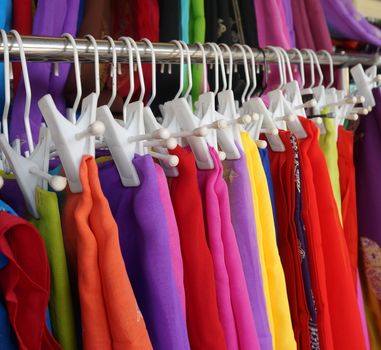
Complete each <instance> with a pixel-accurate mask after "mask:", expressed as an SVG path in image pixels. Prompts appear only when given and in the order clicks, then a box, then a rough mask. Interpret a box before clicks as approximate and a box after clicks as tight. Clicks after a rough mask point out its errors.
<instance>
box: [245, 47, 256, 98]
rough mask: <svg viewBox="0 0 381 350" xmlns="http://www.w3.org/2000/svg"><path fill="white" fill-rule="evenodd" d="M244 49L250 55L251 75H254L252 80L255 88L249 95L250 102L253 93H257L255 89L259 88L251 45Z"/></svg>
mask: <svg viewBox="0 0 381 350" xmlns="http://www.w3.org/2000/svg"><path fill="white" fill-rule="evenodd" d="M243 47H244V48H245V49H246V50H247V52H248V53H249V55H250V60H251V74H252V78H253V87H252V88H251V89H250V91H249V92H248V93H247V97H246V100H247V101H249V100H250V99H251V96H253V93H254V91H255V89H256V87H257V75H256V72H255V56H254V52H253V50H252V49H251V47H250V46H249V45H243Z"/></svg>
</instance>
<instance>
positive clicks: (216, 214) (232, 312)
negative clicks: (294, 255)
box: [197, 147, 260, 349]
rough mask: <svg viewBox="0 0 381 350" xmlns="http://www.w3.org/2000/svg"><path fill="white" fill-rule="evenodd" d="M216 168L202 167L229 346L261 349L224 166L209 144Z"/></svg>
mask: <svg viewBox="0 0 381 350" xmlns="http://www.w3.org/2000/svg"><path fill="white" fill-rule="evenodd" d="M209 149H210V154H211V156H212V159H213V162H214V169H211V170H198V172H197V175H198V181H199V186H200V192H201V197H202V204H203V210H204V216H205V222H206V232H207V240H208V243H209V249H210V251H211V254H212V259H213V264H214V271H215V277H216V289H217V302H218V309H219V314H220V320H221V323H222V326H223V329H224V332H225V339H226V344H227V348H228V349H260V346H259V340H258V336H257V331H256V328H255V322H254V317H253V314H252V312H251V305H250V299H249V294H248V291H247V287H246V281H245V276H244V272H243V267H242V262H241V257H240V254H239V250H238V245H237V241H236V238H235V232H234V230H233V226H232V224H231V219H230V204H229V194H228V189H227V185H226V183H225V181H224V179H223V168H222V164H221V161H220V160H219V158H218V155H217V153H216V151H215V150H214V149H213V148H212V147H209Z"/></svg>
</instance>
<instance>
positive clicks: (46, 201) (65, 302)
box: [32, 188, 77, 349]
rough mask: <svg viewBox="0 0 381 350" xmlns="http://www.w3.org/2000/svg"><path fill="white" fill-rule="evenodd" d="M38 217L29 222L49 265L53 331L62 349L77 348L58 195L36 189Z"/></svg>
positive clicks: (50, 310)
mask: <svg viewBox="0 0 381 350" xmlns="http://www.w3.org/2000/svg"><path fill="white" fill-rule="evenodd" d="M36 204H37V211H38V214H39V216H40V217H39V219H33V220H32V223H33V224H34V226H35V227H36V228H37V230H38V232H39V233H40V235H41V236H42V238H43V240H44V243H45V249H46V252H47V255H48V259H49V266H50V298H49V313H50V321H51V324H52V329H53V335H54V336H55V338H56V339H57V341H58V342H59V343H60V345H61V346H62V348H63V349H76V347H77V340H76V332H75V319H74V311H73V302H72V297H71V290H70V283H69V276H68V270H67V263H66V256H65V248H64V243H63V237H62V229H61V220H60V212H59V208H58V201H57V195H56V194H55V193H54V192H48V191H45V190H43V189H42V188H37V190H36Z"/></svg>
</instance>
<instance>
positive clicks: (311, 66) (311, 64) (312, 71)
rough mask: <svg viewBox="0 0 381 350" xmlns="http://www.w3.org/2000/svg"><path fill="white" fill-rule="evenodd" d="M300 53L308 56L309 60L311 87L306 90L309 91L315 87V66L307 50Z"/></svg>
mask: <svg viewBox="0 0 381 350" xmlns="http://www.w3.org/2000/svg"><path fill="white" fill-rule="evenodd" d="M300 51H301V52H305V53H307V55H308V58H309V60H310V71H311V85H310V86H309V87H308V88H307V89H311V88H312V87H313V86H314V85H315V65H314V58H313V56H312V54H311V52H310V51H309V50H308V49H302V50H300Z"/></svg>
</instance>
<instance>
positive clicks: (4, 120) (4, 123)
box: [0, 29, 11, 142]
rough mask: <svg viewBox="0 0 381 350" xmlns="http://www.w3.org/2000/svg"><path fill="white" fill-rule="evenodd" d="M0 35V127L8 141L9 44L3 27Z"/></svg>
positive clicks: (9, 93) (9, 94)
mask: <svg viewBox="0 0 381 350" xmlns="http://www.w3.org/2000/svg"><path fill="white" fill-rule="evenodd" d="M0 32H1V37H2V41H3V46H4V109H3V116H2V127H3V134H4V135H5V137H6V139H7V141H8V142H9V133H8V114H9V106H10V104H11V81H10V76H9V46H8V35H7V33H6V32H5V30H4V29H0Z"/></svg>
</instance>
